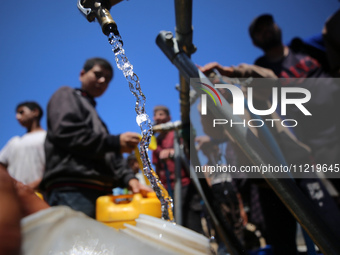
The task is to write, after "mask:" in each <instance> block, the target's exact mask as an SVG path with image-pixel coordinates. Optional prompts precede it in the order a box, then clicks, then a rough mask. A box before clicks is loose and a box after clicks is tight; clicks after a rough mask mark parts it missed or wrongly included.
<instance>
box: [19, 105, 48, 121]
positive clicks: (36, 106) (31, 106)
mask: <svg viewBox="0 0 340 255" xmlns="http://www.w3.org/2000/svg"><path fill="white" fill-rule="evenodd" d="M22 106H26V107H28V108H29V109H30V110H35V109H38V111H39V115H38V120H39V121H40V120H41V118H42V116H43V114H44V112H43V109H42V108H41V106H40V105H39V104H38V103H37V102H34V101H27V102H22V103H20V104H18V105H17V107H16V108H15V111H16V112H17V111H18V109H19V108H20V107H22Z"/></svg>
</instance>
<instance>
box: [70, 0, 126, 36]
mask: <svg viewBox="0 0 340 255" xmlns="http://www.w3.org/2000/svg"><path fill="white" fill-rule="evenodd" d="M120 1H121V0H78V3H77V6H78V9H79V10H80V12H81V13H82V14H83V15H84V16H85V17H86V19H87V20H88V21H89V22H92V21H95V20H96V19H97V21H98V22H99V24H100V26H101V28H102V31H103V33H104V34H105V35H106V36H108V35H109V34H110V33H114V34H115V35H119V32H118V28H117V24H116V22H115V21H114V20H113V18H112V16H111V14H110V11H109V10H110V8H111V6H112V5H114V4H116V3H118V2H120Z"/></svg>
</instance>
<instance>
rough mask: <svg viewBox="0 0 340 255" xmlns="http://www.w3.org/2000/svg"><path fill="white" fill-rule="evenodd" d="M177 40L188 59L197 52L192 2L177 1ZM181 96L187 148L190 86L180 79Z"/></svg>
mask: <svg viewBox="0 0 340 255" xmlns="http://www.w3.org/2000/svg"><path fill="white" fill-rule="evenodd" d="M175 17H176V38H177V41H178V45H179V47H180V48H181V49H182V50H184V51H185V52H186V54H187V56H188V57H190V55H191V54H192V53H194V52H195V51H196V48H195V46H194V45H193V44H192V32H193V29H192V0H175ZM179 81H180V83H179V84H180V86H179V92H180V93H179V96H180V111H181V121H182V123H183V140H184V144H185V147H189V141H188V140H189V135H188V133H189V131H188V130H189V123H190V114H189V112H190V98H189V91H190V86H189V83H188V81H187V80H186V79H184V78H183V77H182V76H181V75H180V77H179Z"/></svg>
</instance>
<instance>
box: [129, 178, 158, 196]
mask: <svg viewBox="0 0 340 255" xmlns="http://www.w3.org/2000/svg"><path fill="white" fill-rule="evenodd" d="M129 188H130V190H131V191H132V192H133V193H142V195H143V196H144V195H146V193H148V192H153V189H151V188H150V187H148V186H145V185H143V184H141V183H140V182H139V181H138V180H137V179H131V180H130V181H129Z"/></svg>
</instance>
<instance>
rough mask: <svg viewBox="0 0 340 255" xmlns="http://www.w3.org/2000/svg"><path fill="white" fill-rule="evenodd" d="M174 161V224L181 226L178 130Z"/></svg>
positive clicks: (180, 176) (176, 131) (175, 139)
mask: <svg viewBox="0 0 340 255" xmlns="http://www.w3.org/2000/svg"><path fill="white" fill-rule="evenodd" d="M174 132H175V133H174V134H175V135H174V151H175V152H174V160H175V187H174V204H175V208H174V211H175V219H176V223H177V224H179V225H183V216H182V199H183V198H182V174H181V169H182V167H181V165H182V164H181V155H180V153H181V151H180V145H179V134H178V132H179V131H178V130H175V131H174Z"/></svg>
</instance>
